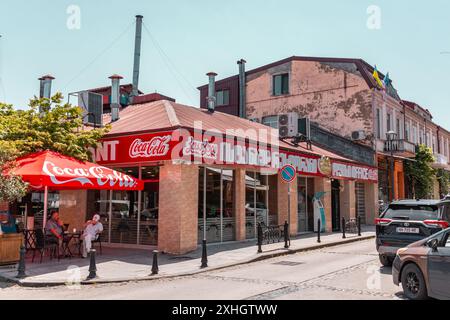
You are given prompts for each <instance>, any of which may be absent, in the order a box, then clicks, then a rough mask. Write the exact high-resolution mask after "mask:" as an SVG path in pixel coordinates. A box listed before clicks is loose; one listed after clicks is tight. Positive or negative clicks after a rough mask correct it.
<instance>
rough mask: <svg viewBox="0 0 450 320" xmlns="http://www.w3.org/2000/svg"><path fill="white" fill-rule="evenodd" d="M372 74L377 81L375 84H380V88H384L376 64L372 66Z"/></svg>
mask: <svg viewBox="0 0 450 320" xmlns="http://www.w3.org/2000/svg"><path fill="white" fill-rule="evenodd" d="M372 76H373V78H374V79H375V81H376V82H377V84H378V85H379V86H380V88H384V86H383V82H381V80H380V76H379V75H378V70H377V66H375V67H374V69H373V74H372Z"/></svg>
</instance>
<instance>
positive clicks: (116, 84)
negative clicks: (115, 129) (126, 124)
mask: <svg viewBox="0 0 450 320" xmlns="http://www.w3.org/2000/svg"><path fill="white" fill-rule="evenodd" d="M109 79H111V122H114V121H117V120H119V108H120V101H119V99H120V79H123V77H122V76H119V75H118V74H113V75H112V76H110V77H109Z"/></svg>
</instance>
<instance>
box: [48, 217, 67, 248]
mask: <svg viewBox="0 0 450 320" xmlns="http://www.w3.org/2000/svg"><path fill="white" fill-rule="evenodd" d="M45 236H46V238H47V240H48V241H50V242H54V243H58V245H59V246H61V244H62V241H63V222H62V220H61V219H60V218H59V213H58V211H52V212H51V213H50V219H49V220H48V221H47V223H46V224H45Z"/></svg>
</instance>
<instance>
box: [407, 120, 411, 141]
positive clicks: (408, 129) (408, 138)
mask: <svg viewBox="0 0 450 320" xmlns="http://www.w3.org/2000/svg"><path fill="white" fill-rule="evenodd" d="M409 131H410V127H409V122H405V140H406V141H411V140H412V139H410V137H409Z"/></svg>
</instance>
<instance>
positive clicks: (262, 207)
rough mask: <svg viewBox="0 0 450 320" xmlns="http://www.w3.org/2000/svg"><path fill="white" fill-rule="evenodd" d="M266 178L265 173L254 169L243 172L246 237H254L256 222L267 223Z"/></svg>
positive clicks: (264, 224) (263, 224)
mask: <svg viewBox="0 0 450 320" xmlns="http://www.w3.org/2000/svg"><path fill="white" fill-rule="evenodd" d="M267 179H268V178H267V175H262V174H261V173H259V172H256V171H247V172H246V173H245V230H246V238H247V239H254V238H256V228H257V225H258V223H261V224H262V226H267V225H269V212H268V203H267V200H268V190H269V188H268V187H267ZM255 208H256V209H255ZM255 213H256V214H255Z"/></svg>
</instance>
